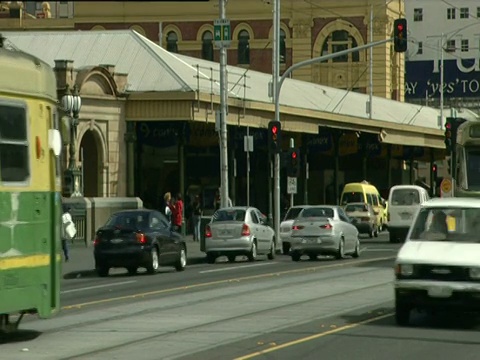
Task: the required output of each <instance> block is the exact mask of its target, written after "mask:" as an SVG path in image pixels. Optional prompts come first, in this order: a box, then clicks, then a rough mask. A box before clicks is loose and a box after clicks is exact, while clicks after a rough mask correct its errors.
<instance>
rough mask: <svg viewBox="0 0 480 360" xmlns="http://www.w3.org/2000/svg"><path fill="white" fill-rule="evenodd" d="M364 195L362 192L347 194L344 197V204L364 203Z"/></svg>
mask: <svg viewBox="0 0 480 360" xmlns="http://www.w3.org/2000/svg"><path fill="white" fill-rule="evenodd" d="M364 200H365V199H364V198H363V193H361V192H345V193H343V196H342V204H343V205H345V204H348V203H353V202H363V201H364Z"/></svg>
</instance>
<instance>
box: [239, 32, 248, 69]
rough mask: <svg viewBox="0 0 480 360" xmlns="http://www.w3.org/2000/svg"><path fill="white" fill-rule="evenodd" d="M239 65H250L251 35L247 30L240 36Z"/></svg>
mask: <svg viewBox="0 0 480 360" xmlns="http://www.w3.org/2000/svg"><path fill="white" fill-rule="evenodd" d="M238 63H239V64H242V65H246V64H250V34H249V33H248V31H247V30H242V31H240V33H239V34H238Z"/></svg>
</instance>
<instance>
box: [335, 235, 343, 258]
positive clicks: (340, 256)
mask: <svg viewBox="0 0 480 360" xmlns="http://www.w3.org/2000/svg"><path fill="white" fill-rule="evenodd" d="M335 257H336V258H337V259H339V260H340V259H343V258H344V257H345V242H344V239H343V237H342V238H341V239H340V244H338V250H337V254H336V255H335Z"/></svg>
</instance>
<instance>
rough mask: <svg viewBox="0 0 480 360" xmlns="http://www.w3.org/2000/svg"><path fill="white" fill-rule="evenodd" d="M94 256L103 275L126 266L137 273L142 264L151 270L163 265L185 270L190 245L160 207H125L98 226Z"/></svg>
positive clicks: (129, 270) (132, 272)
mask: <svg viewBox="0 0 480 360" xmlns="http://www.w3.org/2000/svg"><path fill="white" fill-rule="evenodd" d="M94 257H95V268H96V270H97V273H98V275H99V276H108V273H109V271H110V268H126V269H127V270H128V272H129V273H130V274H136V272H137V270H138V268H139V267H143V268H145V269H146V270H147V273H149V274H154V273H156V272H157V270H158V269H159V267H160V266H173V267H175V269H176V270H177V271H183V270H185V267H186V265H187V246H186V244H185V241H184V240H183V238H182V236H181V235H180V234H178V233H177V232H175V231H173V230H172V229H171V226H170V223H169V222H168V220H167V219H166V217H165V216H164V215H163V214H162V213H160V212H159V211H156V210H147V209H138V210H125V211H120V212H117V213H115V214H113V215H112V216H111V217H110V218H109V219H108V221H107V222H106V224H105V225H104V226H102V227H101V228H100V229H98V230H97V233H96V236H95V240H94Z"/></svg>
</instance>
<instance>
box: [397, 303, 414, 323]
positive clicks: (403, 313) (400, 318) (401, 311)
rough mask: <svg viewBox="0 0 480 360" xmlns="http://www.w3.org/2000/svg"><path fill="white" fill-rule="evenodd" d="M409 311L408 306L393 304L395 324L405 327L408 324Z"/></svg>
mask: <svg viewBox="0 0 480 360" xmlns="http://www.w3.org/2000/svg"><path fill="white" fill-rule="evenodd" d="M410 312H411V309H410V308H409V307H408V306H405V305H402V304H399V303H398V302H395V322H396V323H397V325H400V326H407V325H408V324H409V323H410Z"/></svg>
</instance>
